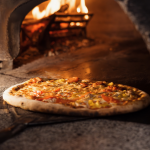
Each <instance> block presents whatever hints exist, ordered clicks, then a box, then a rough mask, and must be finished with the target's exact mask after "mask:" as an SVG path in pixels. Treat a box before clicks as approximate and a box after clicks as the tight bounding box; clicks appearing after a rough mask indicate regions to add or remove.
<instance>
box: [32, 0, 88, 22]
mask: <svg viewBox="0 0 150 150" xmlns="http://www.w3.org/2000/svg"><path fill="white" fill-rule="evenodd" d="M64 4H68V5H69V8H68V10H67V11H68V13H71V12H73V11H74V10H75V5H76V0H49V1H48V4H47V6H46V8H45V9H44V10H43V11H40V5H39V6H36V7H35V8H34V9H33V10H32V16H33V18H34V19H42V18H44V17H48V16H50V15H51V14H54V13H55V12H56V11H58V10H59V9H60V7H61V6H62V5H64ZM77 12H78V13H88V9H87V7H86V5H85V0H80V5H79V7H78V8H77Z"/></svg>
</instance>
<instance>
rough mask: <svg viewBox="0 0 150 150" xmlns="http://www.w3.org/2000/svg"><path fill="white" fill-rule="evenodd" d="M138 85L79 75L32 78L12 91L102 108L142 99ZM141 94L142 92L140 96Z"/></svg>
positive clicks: (77, 105) (62, 102) (81, 106)
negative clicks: (96, 79) (52, 78)
mask: <svg viewBox="0 0 150 150" xmlns="http://www.w3.org/2000/svg"><path fill="white" fill-rule="evenodd" d="M137 93H138V92H137V89H136V88H134V89H133V88H130V87H126V86H122V85H116V84H114V83H113V82H110V83H107V82H105V81H97V82H90V81H89V80H88V79H86V80H82V81H80V80H79V78H78V77H72V78H69V79H68V80H67V79H58V80H44V79H41V78H39V77H36V78H32V79H30V80H28V81H27V82H25V83H24V84H22V85H19V86H16V87H14V88H12V90H11V91H10V94H11V95H16V96H23V97H26V98H28V99H32V100H38V101H42V102H45V103H59V104H63V105H67V106H70V107H75V108H85V107H87V108H90V109H100V108H107V107H112V106H113V105H121V104H122V105H126V104H128V103H129V102H133V101H134V100H135V99H138V100H139V97H140V96H139V94H137ZM137 95H138V96H137Z"/></svg>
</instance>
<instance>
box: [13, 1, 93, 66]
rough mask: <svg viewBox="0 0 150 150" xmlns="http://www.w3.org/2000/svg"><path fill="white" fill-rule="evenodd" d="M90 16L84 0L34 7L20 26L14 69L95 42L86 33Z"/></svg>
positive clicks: (55, 2)
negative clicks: (18, 49)
mask: <svg viewBox="0 0 150 150" xmlns="http://www.w3.org/2000/svg"><path fill="white" fill-rule="evenodd" d="M92 17H93V13H91V12H89V10H88V8H87V6H86V3H85V0H78V1H76V0H70V1H63V0H49V1H46V2H43V3H41V4H39V5H38V6H36V7H34V8H33V9H32V10H31V11H30V12H29V13H28V14H27V15H26V16H25V18H24V20H23V22H22V25H21V32H20V53H19V55H18V56H17V57H16V58H15V59H14V68H17V67H19V66H21V65H23V64H27V63H29V62H32V61H34V60H36V59H38V58H41V57H50V56H51V57H52V56H57V55H60V54H63V53H67V54H70V53H71V52H73V51H77V50H79V49H81V48H84V47H91V46H93V45H95V40H94V39H92V38H90V37H88V36H87V32H88V31H87V25H88V23H89V22H90V20H91V19H92Z"/></svg>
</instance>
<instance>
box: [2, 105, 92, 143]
mask: <svg viewBox="0 0 150 150" xmlns="http://www.w3.org/2000/svg"><path fill="white" fill-rule="evenodd" d="M1 105H3V108H4V109H3V110H5V111H6V110H7V111H8V112H9V113H10V114H11V116H12V124H11V125H10V126H9V127H7V128H5V129H3V130H1V131H0V143H3V142H5V141H6V140H7V139H9V138H12V137H14V136H15V135H16V134H18V133H20V132H21V131H23V130H25V129H26V128H27V127H31V126H38V125H46V124H58V123H65V122H74V121H82V120H86V119H90V118H89V117H70V116H61V115H52V114H44V113H36V112H30V111H26V110H23V109H21V108H16V107H13V106H11V105H8V104H7V103H6V102H5V103H3V104H1Z"/></svg>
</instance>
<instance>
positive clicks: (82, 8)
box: [77, 0, 88, 13]
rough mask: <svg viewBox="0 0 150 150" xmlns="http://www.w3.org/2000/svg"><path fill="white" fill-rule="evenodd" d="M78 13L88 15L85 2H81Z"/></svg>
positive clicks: (83, 0)
mask: <svg viewBox="0 0 150 150" xmlns="http://www.w3.org/2000/svg"><path fill="white" fill-rule="evenodd" d="M77 12H78V13H80V12H81V13H88V9H87V7H86V5H85V0H81V1H80V5H79V7H78V8H77Z"/></svg>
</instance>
